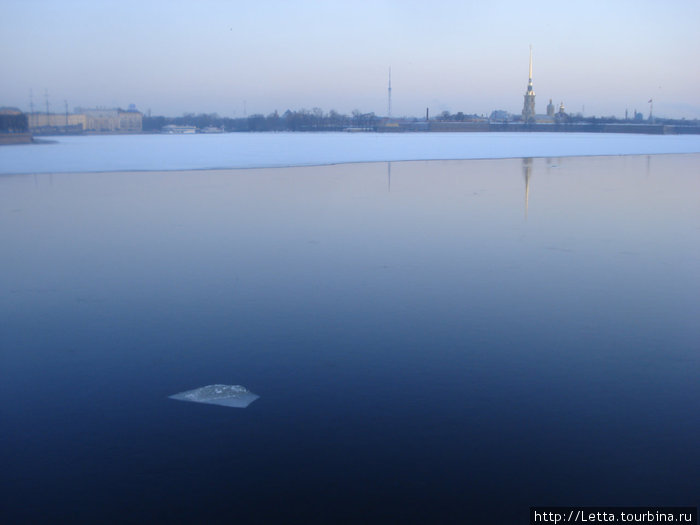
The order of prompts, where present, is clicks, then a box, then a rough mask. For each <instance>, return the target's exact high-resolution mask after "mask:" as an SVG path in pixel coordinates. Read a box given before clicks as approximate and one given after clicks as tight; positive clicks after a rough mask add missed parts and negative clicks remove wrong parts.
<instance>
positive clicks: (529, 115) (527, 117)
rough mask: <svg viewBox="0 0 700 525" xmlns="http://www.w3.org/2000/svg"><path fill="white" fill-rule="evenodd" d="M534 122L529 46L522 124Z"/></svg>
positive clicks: (533, 96)
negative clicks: (528, 74) (527, 75)
mask: <svg viewBox="0 0 700 525" xmlns="http://www.w3.org/2000/svg"><path fill="white" fill-rule="evenodd" d="M534 120H535V91H534V89H533V88H532V46H530V76H529V79H528V82H527V91H526V92H525V102H524V103H523V122H534Z"/></svg>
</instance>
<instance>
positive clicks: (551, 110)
mask: <svg viewBox="0 0 700 525" xmlns="http://www.w3.org/2000/svg"><path fill="white" fill-rule="evenodd" d="M547 116H548V117H552V118H553V117H554V104H552V99H551V98H550V99H549V104H547Z"/></svg>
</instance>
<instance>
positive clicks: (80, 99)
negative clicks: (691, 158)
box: [0, 0, 700, 118]
mask: <svg viewBox="0 0 700 525" xmlns="http://www.w3.org/2000/svg"><path fill="white" fill-rule="evenodd" d="M698 21H700V3H698V2H697V1H673V0H671V1H669V2H666V3H664V4H663V5H662V4H661V3H660V2H656V1H645V0H640V1H613V2H610V1H608V2H603V1H587V2H578V1H572V2H566V3H560V2H549V1H548V2H516V1H502V2H491V3H484V2H479V3H474V4H472V3H469V2H452V1H444V2H441V1H436V2H412V1H405V0H404V1H372V2H361V1H360V2H358V1H357V0H355V1H353V2H347V1H339V2H333V1H326V2H320V1H298V2H282V1H267V2H248V1H243V2H223V1H203V2H176V1H168V2H165V1H152V2H133V1H119V2H113V1H104V2H94V1H93V2H87V1H74V0H70V1H60V2H58V1H57V2H43V1H36V2H33V1H14V0H11V1H7V0H6V1H5V2H3V16H2V19H0V49H1V50H2V51H0V53H1V56H2V64H3V68H4V71H3V82H2V84H0V85H1V86H2V88H1V89H0V105H8V106H17V107H19V108H21V109H23V110H25V111H27V110H29V92H30V89H31V90H33V94H34V103H35V107H36V108H37V109H39V110H41V111H44V110H45V99H44V92H45V90H48V93H49V97H50V103H51V110H52V111H58V112H62V111H63V110H64V100H67V101H68V104H69V108H71V109H72V108H73V107H74V106H78V105H80V106H86V107H89V106H106V107H115V106H120V107H126V106H128V105H129V104H132V103H133V104H135V105H136V106H137V107H138V108H139V109H140V110H141V111H144V112H146V111H148V109H150V110H151V111H152V113H153V114H154V115H168V116H176V115H181V114H182V113H184V112H193V113H218V114H220V115H222V116H235V117H240V116H243V115H244V111H245V113H246V114H248V115H251V114H254V113H262V114H268V113H271V112H272V111H275V110H278V111H279V112H280V113H281V112H283V111H285V110H286V109H292V110H298V109H301V108H308V109H311V108H312V107H314V106H317V107H320V108H322V109H323V110H324V111H329V110H331V109H335V110H336V111H339V112H341V113H350V112H351V111H352V110H354V109H360V110H361V111H363V112H375V113H376V114H378V115H385V114H386V112H387V89H386V88H387V81H388V70H389V67H391V70H392V114H393V115H395V116H401V115H409V116H419V115H422V114H424V112H425V108H426V107H430V110H431V113H432V114H437V113H439V112H441V111H444V110H447V111H450V112H452V113H456V112H458V111H463V112H465V113H477V114H488V113H490V112H491V111H492V110H494V109H505V110H508V111H510V112H513V113H519V112H520V111H521V109H522V103H523V94H524V92H525V88H526V86H527V73H528V56H529V48H528V46H529V44H532V46H533V61H534V67H533V84H534V90H535V93H536V95H537V112H538V113H544V112H545V106H546V104H547V102H548V100H549V99H550V98H551V99H553V101H554V102H555V103H556V104H558V103H559V102H560V101H563V102H564V104H565V106H566V108H567V111H570V112H572V113H577V112H581V111H582V110H583V108H584V107H585V114H586V115H599V116H602V115H615V116H618V117H623V116H624V114H625V110H628V111H629V113H630V116H631V114H632V113H633V111H634V110H635V109H636V110H638V111H640V112H643V113H644V114H645V115H647V114H648V111H649V105H648V100H649V99H650V98H653V99H654V114H655V115H657V116H663V117H672V118H677V117H687V118H700V69H699V68H698V67H697V58H698V56H700V36H698V31H697V28H696V25H697V22H698ZM244 105H245V109H244Z"/></svg>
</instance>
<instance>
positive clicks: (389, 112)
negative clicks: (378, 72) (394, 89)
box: [388, 67, 391, 118]
mask: <svg viewBox="0 0 700 525" xmlns="http://www.w3.org/2000/svg"><path fill="white" fill-rule="evenodd" d="M388 92H389V111H388V117H389V118H391V67H390V68H389V89H388Z"/></svg>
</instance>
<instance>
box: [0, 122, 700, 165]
mask: <svg viewBox="0 0 700 525" xmlns="http://www.w3.org/2000/svg"><path fill="white" fill-rule="evenodd" d="M45 139H46V140H51V141H54V142H53V143H49V144H46V143H44V144H20V145H7V146H2V147H0V174H21V173H72V172H104V171H171V170H200V169H224V168H263V167H279V166H312V165H324V164H340V163H346V162H377V161H402V160H457V159H491V158H519V157H570V156H588V155H638V154H642V155H644V154H662V153H699V152H700V135H635V134H606V133H539V132H538V133H396V134H394V133H226V134H220V135H219V134H201V135H86V136H65V137H45Z"/></svg>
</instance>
